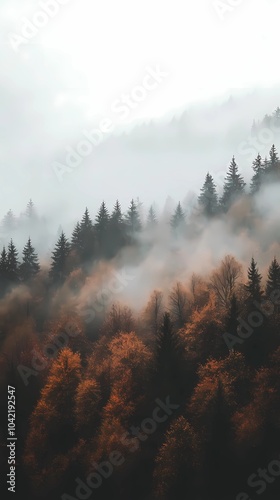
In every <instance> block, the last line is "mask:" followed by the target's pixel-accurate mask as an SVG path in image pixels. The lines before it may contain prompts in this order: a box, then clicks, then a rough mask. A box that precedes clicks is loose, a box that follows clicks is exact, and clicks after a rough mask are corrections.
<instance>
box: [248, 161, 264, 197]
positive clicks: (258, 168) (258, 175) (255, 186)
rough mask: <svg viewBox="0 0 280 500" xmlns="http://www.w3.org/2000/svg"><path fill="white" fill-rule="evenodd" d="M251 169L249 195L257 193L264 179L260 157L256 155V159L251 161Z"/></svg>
mask: <svg viewBox="0 0 280 500" xmlns="http://www.w3.org/2000/svg"><path fill="white" fill-rule="evenodd" d="M252 168H253V170H254V175H253V177H252V181H251V194H255V193H257V192H258V191H259V190H260V188H261V185H262V182H263V177H264V172H265V170H264V166H263V162H262V157H261V155H260V154H259V153H258V155H257V157H256V159H255V160H254V161H253V165H252Z"/></svg>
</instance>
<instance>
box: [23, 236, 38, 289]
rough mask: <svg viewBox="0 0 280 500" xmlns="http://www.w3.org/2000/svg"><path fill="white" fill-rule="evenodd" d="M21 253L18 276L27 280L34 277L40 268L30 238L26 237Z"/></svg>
mask: <svg viewBox="0 0 280 500" xmlns="http://www.w3.org/2000/svg"><path fill="white" fill-rule="evenodd" d="M22 254H23V258H22V263H21V265H20V277H21V279H23V280H24V281H28V280H30V279H32V278H34V276H36V274H37V273H38V272H39V270H40V265H39V262H38V255H37V254H36V253H35V249H34V247H33V246H32V244H31V239H30V238H28V241H27V243H26V245H25V247H24V249H23V252H22Z"/></svg>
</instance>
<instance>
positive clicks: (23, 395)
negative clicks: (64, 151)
mask: <svg viewBox="0 0 280 500" xmlns="http://www.w3.org/2000/svg"><path fill="white" fill-rule="evenodd" d="M279 122H280V109H279V108H277V109H276V111H275V112H274V113H273V114H272V115H271V116H269V115H266V117H265V120H264V122H259V123H258V124H257V123H254V131H253V133H254V134H258V130H263V127H264V126H266V127H269V126H270V125H271V124H273V125H274V130H276V129H277V130H278V128H277V127H278V124H279ZM265 155H266V156H265ZM206 168H207V166H206ZM248 169H250V172H251V174H250V180H249V182H245V180H244V177H243V174H242V173H241V171H240V169H239V166H238V161H237V157H235V156H233V157H232V158H231V159H229V162H228V167H227V168H226V167H225V169H224V179H223V183H222V185H221V181H220V179H219V182H218V183H217V184H216V182H215V176H214V175H212V174H211V173H210V171H208V172H207V170H206V171H205V176H204V179H203V178H202V182H201V189H200V192H199V194H198V195H197V196H194V195H193V196H189V197H187V198H186V199H185V200H183V201H177V202H176V203H174V202H172V200H171V199H170V198H168V199H167V200H166V202H165V204H164V206H163V207H161V208H159V206H158V205H157V203H154V204H152V205H151V206H150V207H147V206H145V204H144V203H142V202H141V201H140V199H139V198H137V199H132V200H131V202H130V204H129V206H128V207H127V208H123V206H122V204H121V202H120V201H119V200H117V201H116V202H115V204H114V206H113V207H111V208H110V209H109V208H108V206H107V203H106V201H105V200H104V201H102V203H101V205H100V208H99V210H98V211H97V212H96V213H94V211H93V210H92V208H91V200H90V199H86V198H84V202H85V204H86V205H87V207H86V208H85V210H84V212H83V214H82V215H80V214H78V213H77V214H76V223H75V224H74V225H73V226H72V228H71V231H69V226H67V231H65V230H64V228H63V226H62V225H61V223H60V214H59V213H57V214H56V224H57V231H56V234H55V231H53V230H51V229H50V228H51V226H50V224H49V223H48V215H47V214H44V213H40V209H38V208H37V206H36V203H35V202H33V201H32V200H30V201H29V202H28V204H27V207H26V209H24V208H23V211H22V212H21V213H20V214H19V215H15V214H14V212H13V209H12V207H11V208H10V209H9V210H8V212H7V213H6V215H5V216H4V218H3V221H2V226H1V245H2V249H1V255H0V341H1V357H0V360H1V386H0V387H1V429H4V431H3V432H2V431H1V448H2V450H3V451H4V453H3V456H4V458H3V461H2V462H1V469H3V470H7V475H8V478H9V479H8V481H9V482H8V484H9V485H10V488H11V489H10V491H12V492H14V491H16V490H14V489H13V488H14V486H13V484H15V483H16V484H17V488H18V489H19V490H20V495H19V496H18V498H20V499H25V498H26V499H28V500H50V498H52V499H54V500H56V499H57V500H58V499H61V500H86V499H93V498H94V499H100V500H103V499H104V500H105V499H110V500H111V499H112V500H131V499H132V498H133V499H135V500H137V499H138V500H156V499H159V500H169V499H170V500H171V499H172V500H173V499H176V500H180V499H186V498H190V499H192V500H214V499H215V500H253V499H256V498H258V496H259V495H262V496H261V498H263V499H265V498H266V499H268V500H276V499H278V498H279V494H280V456H279V452H280V448H279V445H280V331H279V326H280V212H279V193H280V159H279V155H278V151H277V147H276V145H275V144H273V145H269V147H268V149H267V151H266V152H265V153H264V154H260V153H258V154H256V155H255V157H254V159H253V161H252V164H251V165H250V164H248ZM187 182H188V178H187V174H186V183H187ZM151 189H152V187H151ZM186 194H187V193H186ZM101 195H102V193H101ZM104 198H106V190H105V192H104ZM65 210H67V207H65ZM52 227H53V226H52ZM7 387H8V402H9V403H8V408H9V410H8V411H9V435H10V438H9V461H8V463H7V460H6V455H7V444H6V427H7V410H6V407H7V402H6V399H7ZM15 409H16V412H15ZM15 478H16V479H15ZM5 498H6V497H5Z"/></svg>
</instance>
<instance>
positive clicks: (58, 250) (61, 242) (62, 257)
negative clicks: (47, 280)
mask: <svg viewBox="0 0 280 500" xmlns="http://www.w3.org/2000/svg"><path fill="white" fill-rule="evenodd" d="M69 253H70V244H69V242H68V240H67V238H66V236H65V234H64V232H62V233H61V235H60V237H59V239H58V242H57V243H56V245H55V249H54V251H53V253H52V263H51V270H50V277H51V278H52V280H53V281H54V282H55V283H62V282H63V281H64V280H65V278H66V276H67V272H68V257H69Z"/></svg>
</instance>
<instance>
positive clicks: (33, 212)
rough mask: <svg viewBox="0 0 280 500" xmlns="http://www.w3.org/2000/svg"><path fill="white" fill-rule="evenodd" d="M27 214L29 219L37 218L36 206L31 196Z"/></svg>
mask: <svg viewBox="0 0 280 500" xmlns="http://www.w3.org/2000/svg"><path fill="white" fill-rule="evenodd" d="M25 214H26V216H27V217H28V219H35V217H36V210H35V206H34V203H33V201H32V200H31V198H30V200H29V202H28V203H27V206H26V211H25Z"/></svg>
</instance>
